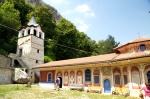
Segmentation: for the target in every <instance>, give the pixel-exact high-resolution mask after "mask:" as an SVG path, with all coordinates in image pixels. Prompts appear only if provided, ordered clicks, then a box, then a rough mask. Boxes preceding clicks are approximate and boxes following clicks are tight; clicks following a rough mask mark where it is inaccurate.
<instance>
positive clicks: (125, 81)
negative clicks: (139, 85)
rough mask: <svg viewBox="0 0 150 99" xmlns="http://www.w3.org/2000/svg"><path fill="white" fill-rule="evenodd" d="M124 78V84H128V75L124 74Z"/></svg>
mask: <svg viewBox="0 0 150 99" xmlns="http://www.w3.org/2000/svg"><path fill="white" fill-rule="evenodd" d="M123 78H124V84H127V83H128V79H127V75H123Z"/></svg>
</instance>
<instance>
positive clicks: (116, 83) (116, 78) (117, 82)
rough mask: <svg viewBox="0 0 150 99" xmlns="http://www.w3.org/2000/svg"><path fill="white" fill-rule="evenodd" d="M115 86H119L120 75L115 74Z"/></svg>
mask: <svg viewBox="0 0 150 99" xmlns="http://www.w3.org/2000/svg"><path fill="white" fill-rule="evenodd" d="M115 85H120V74H119V73H118V74H115Z"/></svg>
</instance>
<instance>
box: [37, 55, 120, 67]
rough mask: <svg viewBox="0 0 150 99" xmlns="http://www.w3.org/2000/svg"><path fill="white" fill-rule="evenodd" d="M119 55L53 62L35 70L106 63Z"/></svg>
mask: <svg viewBox="0 0 150 99" xmlns="http://www.w3.org/2000/svg"><path fill="white" fill-rule="evenodd" d="M117 55H118V54H115V53H112V54H105V55H98V56H91V57H83V58H76V59H68V60H60V61H53V62H49V63H45V64H41V65H39V66H36V67H34V68H38V67H55V66H67V65H77V64H86V63H96V62H104V61H110V60H112V59H114V58H115V57H116V56H117Z"/></svg>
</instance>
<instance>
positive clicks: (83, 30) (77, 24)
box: [75, 19, 89, 32]
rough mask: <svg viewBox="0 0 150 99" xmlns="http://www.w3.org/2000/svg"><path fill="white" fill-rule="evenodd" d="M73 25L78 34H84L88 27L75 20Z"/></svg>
mask: <svg viewBox="0 0 150 99" xmlns="http://www.w3.org/2000/svg"><path fill="white" fill-rule="evenodd" d="M75 24H76V26H77V29H78V30H79V31H80V32H85V31H87V30H88V29H89V25H88V24H86V23H85V22H84V21H82V20H80V19H76V20H75Z"/></svg>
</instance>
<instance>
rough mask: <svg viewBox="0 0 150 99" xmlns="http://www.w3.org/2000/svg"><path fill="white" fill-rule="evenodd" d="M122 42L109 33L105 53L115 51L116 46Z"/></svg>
mask: <svg viewBox="0 0 150 99" xmlns="http://www.w3.org/2000/svg"><path fill="white" fill-rule="evenodd" d="M119 44H120V42H116V41H115V38H114V37H113V36H111V35H108V37H107V39H106V40H105V51H106V52H105V53H113V52H114V48H115V47H117V46H118V45H119Z"/></svg>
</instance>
